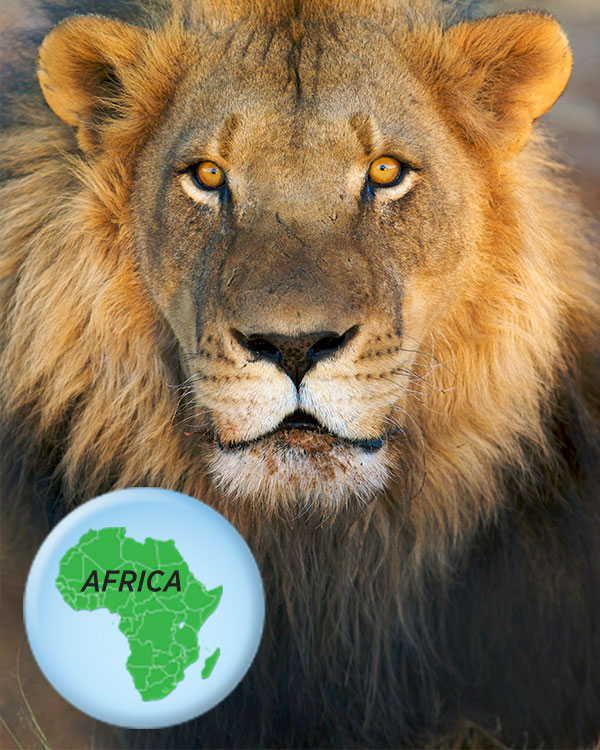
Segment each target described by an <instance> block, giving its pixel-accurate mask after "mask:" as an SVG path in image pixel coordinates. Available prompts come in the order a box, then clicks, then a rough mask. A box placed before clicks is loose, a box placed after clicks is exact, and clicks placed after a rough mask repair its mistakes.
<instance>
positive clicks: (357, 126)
mask: <svg viewBox="0 0 600 750" xmlns="http://www.w3.org/2000/svg"><path fill="white" fill-rule="evenodd" d="M350 127H351V128H352V130H354V132H355V133H356V137H357V139H358V142H359V143H360V145H361V146H362V148H363V151H364V152H365V155H366V156H368V157H370V156H371V154H372V153H373V149H374V147H375V134H374V132H373V123H372V122H371V118H370V116H369V115H367V114H364V113H360V112H355V113H354V114H353V115H351V116H350Z"/></svg>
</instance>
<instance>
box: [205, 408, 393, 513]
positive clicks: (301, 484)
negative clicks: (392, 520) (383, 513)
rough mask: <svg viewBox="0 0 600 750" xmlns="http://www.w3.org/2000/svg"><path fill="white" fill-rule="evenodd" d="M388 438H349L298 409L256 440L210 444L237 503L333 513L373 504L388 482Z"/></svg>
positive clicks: (216, 470)
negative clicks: (258, 503)
mask: <svg viewBox="0 0 600 750" xmlns="http://www.w3.org/2000/svg"><path fill="white" fill-rule="evenodd" d="M388 443H389V439H388V436H385V437H384V436H382V437H379V438H370V439H365V440H358V439H352V440H351V439H348V438H344V437H341V436H339V435H336V434H335V433H333V432H329V431H328V430H327V429H326V428H325V427H323V425H321V424H320V423H319V422H318V421H317V420H316V419H314V417H310V415H307V414H303V413H302V412H300V411H297V412H295V413H293V414H291V415H289V416H288V417H286V418H285V419H284V420H283V421H282V422H281V424H280V425H279V426H278V427H277V428H276V429H275V430H272V431H269V432H267V433H265V434H263V435H260V436H259V437H257V438H254V439H252V440H245V441H239V442H227V443H223V442H221V441H220V440H219V439H218V438H214V439H213V440H212V441H211V449H210V458H209V466H210V473H211V475H212V477H213V481H214V482H215V485H216V486H217V487H218V489H219V490H220V491H221V492H222V493H223V494H225V495H226V496H228V497H230V498H231V499H232V500H235V501H245V500H251V501H252V502H253V503H256V502H257V500H258V501H259V502H261V501H262V503H263V504H264V505H266V506H277V508H278V510H279V511H280V512H281V510H288V511H289V510H291V511H293V512H294V513H299V514H301V513H307V512H313V511H315V510H316V509H318V510H319V512H323V511H325V512H326V513H327V512H330V513H333V512H335V511H337V510H339V509H341V508H343V507H346V506H348V505H350V504H351V505H356V504H359V505H361V504H366V503H369V502H370V501H371V500H372V499H373V498H374V497H375V496H376V495H377V493H378V492H380V491H381V490H383V489H384V488H385V486H386V485H387V484H388V483H389V478H390V463H391V462H390V449H389V445H388Z"/></svg>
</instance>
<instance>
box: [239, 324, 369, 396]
mask: <svg viewBox="0 0 600 750" xmlns="http://www.w3.org/2000/svg"><path fill="white" fill-rule="evenodd" d="M357 331H358V326H357V325H355V326H352V328H349V329H348V330H347V331H346V332H345V333H342V334H339V333H332V332H330V331H316V332H314V333H303V334H300V335H298V336H285V335H283V334H278V333H251V334H245V333H242V332H241V331H236V330H235V329H232V331H231V333H232V335H233V337H234V338H235V339H236V341H237V342H238V343H239V344H240V345H241V346H243V347H244V349H247V350H248V351H249V352H252V354H253V355H254V356H255V358H256V359H264V360H268V361H269V362H273V363H275V364H276V365H278V366H279V367H281V369H282V370H283V371H284V372H285V373H287V375H289V377H290V378H291V379H292V381H293V382H294V384H295V385H296V388H299V387H300V383H301V382H302V378H303V377H304V376H305V375H306V373H307V372H308V371H309V370H310V368H311V367H312V366H313V365H314V364H316V363H317V362H320V361H321V360H323V359H325V358H327V357H330V356H331V355H333V354H335V353H336V352H339V351H340V349H342V348H343V347H344V346H346V344H347V343H348V342H349V341H350V340H351V339H352V338H354V336H355V334H356V332H357Z"/></svg>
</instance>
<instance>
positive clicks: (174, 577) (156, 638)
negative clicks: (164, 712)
mask: <svg viewBox="0 0 600 750" xmlns="http://www.w3.org/2000/svg"><path fill="white" fill-rule="evenodd" d="M56 588H57V589H58V590H59V592H60V594H61V596H62V597H63V599H64V601H65V602H66V603H67V604H68V605H69V606H70V607H72V608H73V609H74V610H76V611H80V610H97V609H102V608H104V609H108V611H109V612H111V613H113V614H117V615H119V618H120V621H119V630H120V631H121V633H123V635H124V636H125V637H126V638H127V641H128V642H129V646H130V649H131V653H130V655H129V658H128V659H127V663H126V668H127V670H128V672H129V673H130V675H131V676H132V678H133V683H134V685H135V687H136V689H137V691H138V692H139V694H140V695H141V697H142V700H144V701H153V700H160V699H161V698H165V697H166V696H167V695H169V693H171V692H173V690H175V688H176V687H177V684H178V683H179V682H181V681H182V680H183V678H184V670H185V669H186V668H187V667H189V666H190V665H191V664H193V663H194V662H196V661H197V660H198V658H199V655H200V648H199V644H198V631H199V630H200V628H201V627H202V625H203V624H204V623H205V622H206V620H207V619H208V618H209V617H210V615H211V614H212V613H213V612H214V611H215V610H216V608H217V607H218V605H219V601H220V599H221V595H222V593H223V587H222V586H218V587H217V588H214V589H212V590H211V591H207V590H206V588H205V587H204V585H203V584H202V583H200V581H198V580H197V579H196V578H195V577H194V575H193V574H192V573H191V572H190V569H189V567H188V565H187V563H186V562H185V560H184V559H183V558H182V556H181V554H180V553H179V551H178V550H177V548H176V547H175V542H174V541H173V540H172V539H171V540H167V541H160V540H157V539H152V538H147V539H145V540H144V542H143V543H141V542H138V541H136V540H135V539H132V538H129V537H127V536H125V528H119V527H111V528H103V529H100V530H94V529H90V530H89V531H87V532H86V533H85V534H83V536H82V537H81V538H80V539H79V542H78V543H77V544H76V545H74V546H73V547H71V548H70V549H69V550H68V551H67V552H66V553H65V554H64V556H63V557H62V559H61V561H60V569H59V575H58V577H57V579H56ZM219 654H220V649H218V648H217V649H216V650H215V651H214V652H213V653H212V654H211V655H210V656H208V657H207V658H206V659H205V661H204V666H203V669H202V677H203V678H204V679H206V678H208V677H209V676H210V674H211V673H212V671H213V669H214V667H215V665H216V663H217V660H218V658H219Z"/></svg>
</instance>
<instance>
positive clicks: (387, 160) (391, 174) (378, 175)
mask: <svg viewBox="0 0 600 750" xmlns="http://www.w3.org/2000/svg"><path fill="white" fill-rule="evenodd" d="M403 174H404V169H403V166H402V164H401V163H400V162H399V161H398V159H394V157H393V156H381V157H380V158H379V159H375V161H374V162H372V163H371V166H370V167H369V180H370V181H371V182H372V183H375V185H378V186H380V187H391V186H392V185H396V184H397V183H398V182H399V181H400V179H401V178H402V176H403Z"/></svg>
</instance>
